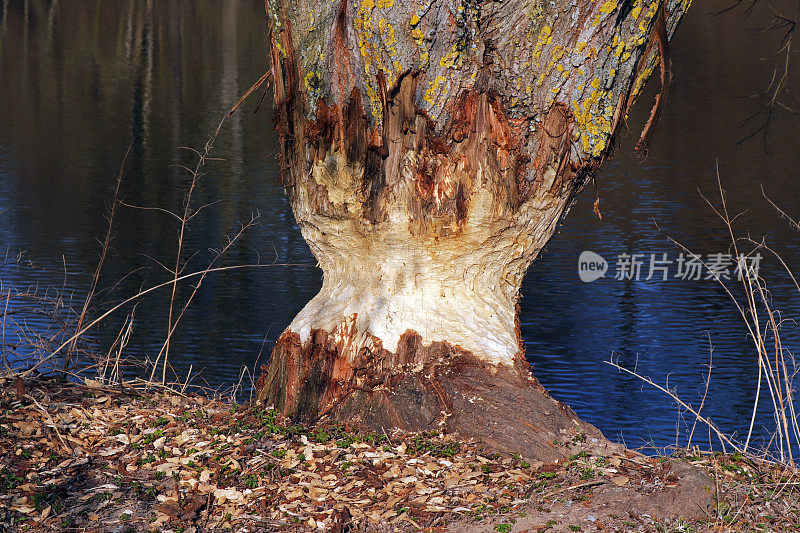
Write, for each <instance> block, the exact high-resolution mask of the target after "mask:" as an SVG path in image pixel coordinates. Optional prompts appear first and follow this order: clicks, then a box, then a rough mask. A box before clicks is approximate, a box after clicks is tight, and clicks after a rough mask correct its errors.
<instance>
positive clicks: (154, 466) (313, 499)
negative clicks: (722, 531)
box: [0, 378, 797, 533]
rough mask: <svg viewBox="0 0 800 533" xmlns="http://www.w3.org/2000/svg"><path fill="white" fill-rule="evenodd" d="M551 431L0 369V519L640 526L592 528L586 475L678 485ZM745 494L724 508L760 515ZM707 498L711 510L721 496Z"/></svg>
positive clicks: (655, 465) (334, 526)
mask: <svg viewBox="0 0 800 533" xmlns="http://www.w3.org/2000/svg"><path fill="white" fill-rule="evenodd" d="M564 438H565V441H567V444H571V445H572V446H573V448H574V450H575V453H574V454H573V455H571V456H570V457H567V458H565V460H563V461H561V462H560V463H551V464H545V463H542V462H527V461H526V460H525V459H524V458H523V457H521V456H519V455H517V454H510V455H509V454H491V453H488V452H486V451H484V450H482V449H481V447H480V446H479V445H478V444H477V443H475V442H470V441H464V440H455V439H453V438H452V437H449V436H443V435H439V434H437V433H435V432H431V433H411V434H409V433H399V432H398V433H392V434H387V433H364V432H357V431H354V430H351V429H350V428H347V427H344V426H342V425H319V426H317V427H313V428H309V427H302V426H297V425H293V424H291V423H290V422H289V421H287V420H284V419H282V418H281V417H280V416H278V414H277V413H276V412H275V411H274V410H272V409H268V408H263V407H261V406H249V405H239V404H235V403H232V402H230V401H225V400H222V399H212V398H207V397H203V396H199V395H182V394H178V393H170V392H166V393H146V394H145V393H139V392H136V391H133V390H127V391H124V392H121V391H118V390H111V389H104V388H102V387H100V386H99V384H97V383H89V384H88V386H87V384H77V383H65V382H60V381H57V380H46V379H39V380H37V381H31V382H26V383H23V382H22V381H20V380H16V381H15V380H10V379H5V378H0V453H2V456H0V530H2V529H8V530H11V531H16V530H46V531H63V530H67V529H79V530H80V531H168V530H172V531H182V532H184V533H191V532H193V531H194V532H197V531H222V530H233V531H284V530H286V531H337V532H343V531H370V530H375V531H394V530H401V531H403V530H410V531H415V530H429V531H433V530H437V531H438V530H445V529H447V527H450V528H451V530H453V529H452V528H453V527H455V529H454V530H456V531H460V530H466V529H467V526H466V524H472V525H473V526H474V527H477V528H478V529H476V531H477V530H487V531H491V530H497V531H499V530H505V528H506V526H508V529H507V530H508V531H511V525H510V524H511V523H513V521H514V520H522V522H524V521H525V519H524V517H525V516H526V515H528V514H530V513H531V510H532V509H533V510H535V513H536V514H537V516H539V518H541V519H542V520H539V522H541V524H544V526H543V527H542V528H536V527H534V528H533V529H532V530H534V531H535V530H545V529H549V528H550V527H552V526H554V523H555V522H557V523H560V524H562V525H564V524H567V523H569V522H570V521H571V520H573V519H574V518H575V517H574V516H573V517H572V518H570V516H572V515H570V514H569V509H568V507H569V506H570V505H573V504H577V505H578V506H579V507H580V509H581V510H582V512H583V514H582V515H581V517H582V518H581V519H582V520H583V524H582V526H575V527H582V528H583V530H598V531H600V530H606V528H607V527H612V526H613V524H617V525H619V524H625V523H628V524H631V525H634V524H636V525H637V528H644V529H646V530H650V529H649V527H650V526H653V524H654V523H655V522H654V521H652V520H650V521H647V520H642V518H641V517H640V516H637V517H636V518H637V520H638V522H626V520H625V519H627V518H631V517H632V516H633V514H634V513H628V514H629V515H630V516H622V517H614V515H613V514H612V515H611V517H613V518H609V516H608V515H609V513H606V515H603V520H605V521H606V522H605V523H606V524H607V525H606V526H603V523H602V522H601V521H599V520H598V519H597V518H595V517H594V516H593V515H591V514H587V513H586V512H585V511H586V509H587V501H591V496H592V491H593V490H595V489H596V488H602V487H610V488H611V489H614V488H616V489H618V490H624V489H626V487H631V488H635V489H636V490H639V491H642V490H645V489H646V490H650V491H658V490H662V491H663V490H667V489H669V488H670V487H674V486H676V485H677V481H678V480H677V478H676V477H675V475H674V474H673V473H671V471H670V469H669V468H668V467H665V466H664V461H662V460H661V459H659V458H654V457H646V456H643V455H641V454H638V453H634V452H631V451H628V450H624V451H622V452H620V453H619V454H612V455H610V456H605V457H598V456H594V455H592V454H591V453H590V452H588V451H586V450H582V449H581V443H582V439H581V435H579V434H578V435H565V437H564ZM560 444H564V443H560ZM694 459H695V463H697V464H701V463H703V462H704V461H705V462H707V463H708V464H711V462H712V461H711V459H709V458H708V457H705V458H703V457H701V456H698V457H695V458H694ZM714 464H715V465H718V463H717V462H715V463H714ZM736 468H741V469H740V470H737V469H736ZM736 468H733V467H731V468H727V469H723V470H722V474H721V477H722V478H725V479H723V481H725V480H726V479H727V478H730V476H731V475H732V473H733V474H737V475H744V474H742V472H748V471H749V472H755V471H756V470H757V469H756V468H755V467H753V466H746V467H744V466H742V467H740V466H737V467H736ZM714 469H715V471H716V470H719V469H718V468H717V466H715V467H714ZM747 469H749V470H747ZM708 470H709V471H711V470H712V469H711V468H710V467H708ZM760 479H762V480H763V476H762V477H761V478H760ZM780 479H782V480H783V481H784V483H783V485H782V487H783V488H782V489H781V490H782V491H784V495H788V494H794V493H795V491H794V490H793V487H794V485H793V484H791V485H790V484H789V482H787V481H786V479H787V478H786V475H785V473H784V475H783V476H782V477H781V478H780ZM791 479H794V478H793V477H792V478H791ZM727 481H728V483H727V485H726V486H728V485H730V484H731V483H729V481H730V479H727ZM771 490H772V493H773V494H774V493H775V491H777V490H778V488H777V485H775V486H772V487H771ZM731 494H732V492H731ZM747 497H748V498H751V499H750V502H751V505H750V507H747V509H745V507H746V506H745V505H742V506H741V507H740V510H739V512H738V513H737V517H742V518H744V517H750V516H751V515H752V517H751V518H752V519H753V520H762V519H763V520H767V521H768V518H769V516H767V515H769V513H768V512H766V513H765V512H764V511H763V509H762V508H761V507H759V508H758V509H760V512H761V515H760V516H757V513H756V510H755V507H754V505H753V502H754V500H753V498H754V496H753V495H752V494H749V495H747ZM795 499H796V498H795ZM737 501H738V500H737ZM743 501H744V500H743ZM793 501H794V500H793ZM567 503H568V504H569V505H566V506H565V504H567ZM726 505H727V506H728V508H729V509H734V506H733V505H732V504H730V503H727V504H726ZM773 505H774V502H773ZM762 507H764V506H763V505H762ZM767 507H768V506H767ZM709 509H711V510H710V511H705V512H706V513H707V514H708V515H709V516H712V515H713V513H715V512H717V514H719V513H718V511H719V502H717V507H716V508H714V505H713V504H711V505H710V506H709ZM555 510H558V511H559V512H560V516H558V514H552V513H554V511H555ZM589 510H591V509H589ZM734 510H735V509H734ZM565 512H566V513H567V514H566V515H565V514H564V513H565ZM548 513H551V514H552V516H553V517H557V518H556V519H553V518H548V517H550V516H551V515H550V514H548ZM573 514H574V513H573ZM790 514H791V513H789V514H787V515H786V516H787V517H788V516H789V515H790ZM576 516H577V515H576ZM586 516H588V517H589V518H591V520H589V518H586ZM791 516H792V517H793V518H792V520H796V519H797V514H796V513H794V514H793V515H791ZM509 517H510V518H509ZM545 518H548V520H547V521H544V519H545ZM713 518H714V521H718V518H717V517H716V516H714V517H713ZM505 520H511V522H509V523H506V522H505ZM587 520H588V522H587ZM529 521H530V519H529ZM522 522H520V523H522ZM539 522H536V523H539ZM706 522H707V523H711V522H712V521H711V520H710V519H709V520H706ZM453 524H455V526H453ZM792 524H793V525H797V523H796V522H792ZM448 525H449V526H448ZM518 525H519V524H518ZM656 525H657V524H656ZM484 526H485V527H484ZM497 528H500V529H497ZM612 529H613V527H612ZM572 530H575V529H572Z"/></svg>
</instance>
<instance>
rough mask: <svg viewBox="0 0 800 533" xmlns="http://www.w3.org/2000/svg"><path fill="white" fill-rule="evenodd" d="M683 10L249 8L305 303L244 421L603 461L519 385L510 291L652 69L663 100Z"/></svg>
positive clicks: (528, 381) (349, 2)
mask: <svg viewBox="0 0 800 533" xmlns="http://www.w3.org/2000/svg"><path fill="white" fill-rule="evenodd" d="M688 4H689V0H666V1H663V0H656V1H654V2H649V3H648V2H644V1H642V0H633V1H629V0H622V1H620V2H617V1H615V0H609V1H607V2H603V1H594V0H572V1H570V2H566V1H562V0H555V1H542V0H508V1H498V2H491V1H484V0H423V1H421V2H405V1H404V2H399V1H396V0H377V1H376V0H361V1H360V2H359V1H358V0H340V1H338V2H317V1H316V0H313V1H311V0H300V1H296V0H291V1H290V0H267V10H268V14H269V19H270V27H271V33H270V35H271V42H272V48H271V60H272V75H273V80H274V88H275V106H276V108H277V119H276V120H277V125H278V128H279V131H280V136H281V148H280V149H281V158H282V163H283V179H284V185H285V188H286V191H287V193H288V195H289V197H290V199H291V202H292V207H293V209H294V213H295V217H296V218H297V222H298V224H299V226H300V228H301V230H302V233H303V236H304V237H305V239H306V240H307V241H308V244H309V246H310V247H311V249H312V251H313V253H314V255H315V256H316V257H317V259H318V261H319V265H320V267H321V268H322V270H323V272H324V282H323V286H322V290H321V291H320V293H319V294H318V295H317V296H316V297H315V298H314V299H313V300H311V302H309V303H308V305H306V307H305V308H304V309H303V310H302V311H301V312H300V314H299V315H298V316H297V317H296V318H295V319H294V321H293V322H292V323H291V325H290V326H289V328H288V329H287V330H286V331H285V332H284V333H283V335H282V336H281V337H280V339H279V341H278V343H277V345H276V347H275V349H274V351H273V354H272V359H271V361H270V364H269V367H268V368H265V369H264V370H263V373H262V376H261V379H260V380H259V399H260V401H265V402H268V403H271V404H274V405H275V406H276V407H277V408H279V409H280V410H282V411H283V412H284V413H285V414H286V415H288V416H292V417H295V418H298V419H303V420H317V419H319V418H320V417H321V416H323V415H327V416H330V417H333V418H336V419H344V420H350V421H356V422H359V423H361V424H363V425H367V426H375V427H400V428H405V429H412V430H419V429H431V428H444V429H445V430H447V431H458V432H460V433H462V434H464V435H466V436H474V437H478V438H480V439H482V440H484V441H486V442H488V443H491V444H492V445H493V447H495V448H499V449H512V448H514V449H525V450H526V451H527V452H528V455H531V456H539V457H541V458H543V459H552V458H554V457H558V456H559V455H560V451H559V449H558V448H557V447H554V446H553V441H562V442H563V441H564V440H567V439H565V435H566V436H570V435H574V434H575V433H578V432H583V433H588V434H590V436H592V437H594V438H597V439H602V436H601V435H600V433H599V432H597V430H596V429H594V428H593V427H591V426H589V425H588V424H585V423H583V422H581V421H579V420H578V419H577V417H575V415H574V414H573V413H572V411H571V410H569V408H567V407H565V406H563V405H562V404H559V403H558V402H555V401H554V400H552V399H551V398H550V397H549V396H548V395H547V394H546V392H545V391H544V390H543V389H542V387H541V386H540V385H539V384H538V383H537V382H536V380H535V379H534V378H533V377H532V376H531V375H530V372H529V366H528V364H527V363H526V361H525V358H524V356H523V348H522V343H521V339H520V333H519V326H518V323H517V321H516V317H517V313H518V302H519V288H520V285H521V283H522V279H523V276H524V274H525V271H526V270H527V268H528V266H529V265H530V263H531V262H532V261H533V260H534V259H535V258H536V256H537V255H538V253H539V251H540V250H541V249H542V247H544V245H545V244H546V243H547V241H548V239H549V238H550V237H551V235H552V234H553V232H554V231H555V229H556V228H557V226H558V224H559V222H560V221H561V219H562V218H563V217H564V215H565V214H566V212H567V210H568V208H569V207H570V205H571V204H572V203H573V202H574V200H575V198H576V195H577V194H578V193H579V192H580V191H581V189H582V188H583V187H584V185H585V184H586V182H587V180H589V179H590V178H591V177H592V176H593V174H594V173H595V172H596V170H597V169H598V167H599V165H600V163H601V162H602V160H603V159H604V157H605V156H606V154H607V153H608V152H609V149H610V146H611V136H612V134H613V133H614V131H615V130H616V129H617V126H618V125H619V124H620V122H621V121H622V120H623V119H624V118H625V116H626V115H627V111H628V109H629V108H630V106H631V104H632V103H633V101H634V100H635V98H636V96H637V94H638V93H639V91H640V89H641V87H642V86H643V84H644V82H645V81H646V79H647V78H648V76H649V75H650V73H651V72H652V71H653V70H654V69H655V68H657V67H658V66H659V64H660V65H661V67H662V84H663V89H664V91H662V95H661V96H660V97H663V93H664V92H665V91H666V88H667V86H668V82H669V75H668V55H667V47H666V42H667V39H668V36H669V35H671V34H672V32H673V31H674V29H675V27H676V26H677V24H678V22H679V20H680V18H681V16H682V15H683V13H684V11H685V9H686V8H687V7H688ZM659 60H660V61H659ZM658 111H659V109H658V103H657V105H656V107H654V110H653V113H652V116H651V120H650V121H649V122H648V126H647V128H646V130H649V129H650V126H651V125H652V122H654V121H655V119H657V115H658ZM644 142H646V134H645V135H643V143H644Z"/></svg>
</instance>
